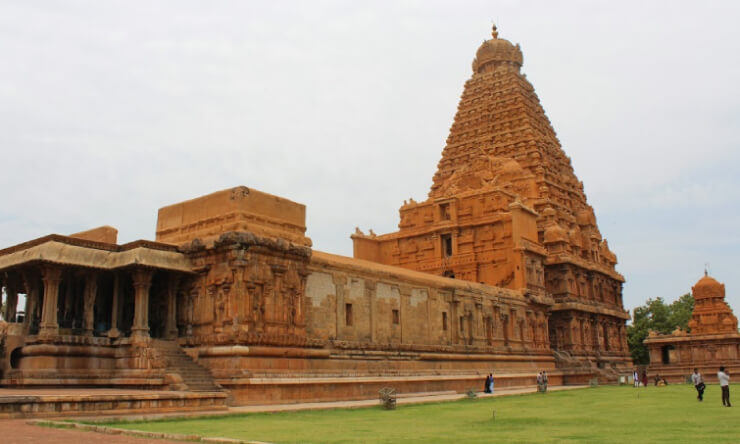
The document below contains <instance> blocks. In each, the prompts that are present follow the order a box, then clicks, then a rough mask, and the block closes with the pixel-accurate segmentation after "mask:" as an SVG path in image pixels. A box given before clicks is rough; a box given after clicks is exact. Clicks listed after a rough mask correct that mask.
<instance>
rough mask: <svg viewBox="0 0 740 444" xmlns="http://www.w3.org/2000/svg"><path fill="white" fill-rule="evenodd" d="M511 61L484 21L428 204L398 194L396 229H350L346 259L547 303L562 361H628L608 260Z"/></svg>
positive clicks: (616, 281)
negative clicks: (350, 255) (487, 34)
mask: <svg viewBox="0 0 740 444" xmlns="http://www.w3.org/2000/svg"><path fill="white" fill-rule="evenodd" d="M522 61H523V57H522V52H521V49H520V48H519V45H518V44H517V45H513V44H512V43H511V42H509V41H508V40H505V39H501V38H499V37H498V32H497V29H496V27H495V26H494V27H493V33H492V39H490V40H486V41H484V42H483V44H482V45H481V46H480V48H479V49H478V52H477V53H476V56H475V59H474V60H473V66H472V68H473V75H472V77H471V78H470V79H469V80H468V81H467V82H466V83H465V89H464V91H463V93H462V97H461V99H460V103H459V105H458V109H457V114H456V115H455V120H454V123H453V124H452V127H451V129H450V134H449V137H448V138H447V144H446V146H445V148H444V150H443V152H442V159H441V160H440V161H439V164H438V168H437V172H436V173H435V174H434V180H433V184H432V188H431V190H430V192H429V196H428V198H427V200H426V201H424V202H416V201H414V200H413V199H412V200H410V201H408V202H404V204H403V206H402V207H401V209H400V217H401V221H400V223H399V225H398V227H399V231H397V232H395V233H390V234H385V235H380V236H376V235H365V234H363V233H362V232H359V231H358V232H356V233H355V234H354V235H353V236H352V238H353V242H354V256H355V257H356V258H360V259H367V260H372V261H375V262H380V263H384V264H389V265H395V266H400V267H404V268H408V269H412V270H416V271H423V272H427V273H432V274H436V275H440V276H448V277H454V278H455V279H462V280H467V281H474V282H479V283H484V284H489V285H492V286H497V287H506V288H511V289H516V290H524V291H523V294H524V295H525V297H526V298H529V299H530V301H531V302H533V303H536V301H538V300H543V301H544V300H551V301H554V304H551V305H549V306H548V307H547V312H548V313H549V319H548V331H549V336H550V344H551V347H552V348H553V349H554V350H555V351H556V352H566V353H560V354H559V355H560V356H561V357H562V358H563V359H568V357H569V356H570V357H573V358H576V359H580V360H588V361H591V362H592V363H595V364H598V365H599V366H600V367H604V366H610V367H616V366H620V367H623V366H626V365H629V364H630V361H629V352H628V350H627V347H626V332H625V321H626V320H627V319H629V315H628V313H627V312H625V310H624V307H623V304H622V284H623V283H624V278H623V277H622V276H621V275H620V274H619V273H618V272H616V271H615V268H614V267H615V264H616V263H617V258H616V256H615V254H614V253H613V252H612V251H611V250H610V249H609V245H608V243H607V241H606V239H604V238H602V236H601V233H600V232H599V228H598V226H597V224H596V217H595V215H594V211H593V208H592V207H591V206H590V205H589V204H588V202H587V199H586V195H585V193H584V191H583V183H582V182H580V181H579V180H578V178H577V177H576V175H575V173H574V171H573V167H572V166H571V162H570V159H569V157H568V156H567V155H566V154H565V152H564V151H563V149H562V147H561V146H560V142H559V141H558V139H557V137H556V135H555V131H554V129H553V127H552V125H551V124H550V121H549V119H548V118H547V116H546V115H545V111H544V109H543V108H542V105H541V104H540V102H539V99H538V98H537V95H536V93H535V91H534V87H533V86H532V84H531V83H529V81H528V80H527V78H526V76H525V75H524V74H522V73H521V72H520V70H521V67H522ZM502 321H503V320H502ZM556 356H558V353H556Z"/></svg>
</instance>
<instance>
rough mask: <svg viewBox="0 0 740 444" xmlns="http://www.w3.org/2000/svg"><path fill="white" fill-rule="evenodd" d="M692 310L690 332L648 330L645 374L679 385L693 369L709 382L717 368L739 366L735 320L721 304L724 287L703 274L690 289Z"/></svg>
mask: <svg viewBox="0 0 740 444" xmlns="http://www.w3.org/2000/svg"><path fill="white" fill-rule="evenodd" d="M691 292H692V293H693V296H694V311H693V312H692V313H691V320H690V321H689V329H690V330H691V331H690V332H687V331H684V330H682V329H681V328H680V327H679V328H677V329H676V330H674V331H673V332H672V333H671V334H666V335H662V334H659V333H657V332H654V331H651V332H650V334H649V335H648V337H647V339H645V341H644V342H645V346H646V347H647V349H648V352H649V353H650V367H649V368H648V372H650V373H651V374H659V375H661V376H663V377H666V378H668V380H669V381H673V382H683V381H684V380H685V378H686V375H687V374H689V373H691V371H692V369H693V368H699V369H700V371H701V372H702V373H703V374H704V377H705V378H706V379H707V380H709V381H714V380H715V375H716V374H717V368H719V366H721V365H724V366H725V367H728V368H730V369H736V368H737V367H738V366H740V333H738V331H737V318H736V317H735V315H734V314H733V313H732V309H731V308H730V306H729V305H728V304H727V302H726V301H725V285H724V284H721V283H719V282H718V281H717V280H716V279H714V278H712V277H711V276H709V275H708V274H707V272H706V271H705V272H704V276H703V277H702V278H701V279H699V281H698V282H697V283H696V284H694V286H693V287H691Z"/></svg>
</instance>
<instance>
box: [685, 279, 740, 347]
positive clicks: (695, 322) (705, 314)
mask: <svg viewBox="0 0 740 444" xmlns="http://www.w3.org/2000/svg"><path fill="white" fill-rule="evenodd" d="M691 292H692V293H693V295H694V311H693V312H692V313H691V320H690V321H689V328H690V329H691V334H692V335H710V334H723V333H737V318H736V317H735V315H734V314H732V309H731V308H730V306H729V305H727V302H725V285H724V284H720V283H719V282H717V280H715V279H714V278H712V277H710V276H709V275H708V274H707V273H706V272H704V277H703V278H701V279H699V282H697V283H696V285H694V286H693V287H691Z"/></svg>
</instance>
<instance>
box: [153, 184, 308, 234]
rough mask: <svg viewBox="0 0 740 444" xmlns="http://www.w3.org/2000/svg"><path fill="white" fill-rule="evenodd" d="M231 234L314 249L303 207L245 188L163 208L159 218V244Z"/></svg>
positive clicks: (237, 188) (236, 188)
mask: <svg viewBox="0 0 740 444" xmlns="http://www.w3.org/2000/svg"><path fill="white" fill-rule="evenodd" d="M228 231H248V232H251V233H254V234H256V235H258V236H263V237H268V238H282V239H286V240H288V241H291V242H294V243H296V244H298V245H304V246H309V247H310V246H311V240H310V239H309V238H307V237H306V236H305V232H306V207H305V206H304V205H301V204H298V203H295V202H291V201H289V200H288V199H285V198H282V197H277V196H273V195H271V194H267V193H263V192H261V191H257V190H252V189H249V188H247V187H245V186H239V187H235V188H231V189H228V190H223V191H218V192H216V193H213V194H209V195H207V196H202V197H198V198H195V199H192V200H189V201H186V202H181V203H178V204H174V205H170V206H167V207H164V208H161V209H160V210H159V216H158V217H157V240H158V241H160V242H168V243H171V244H181V243H184V242H189V241H192V240H193V239H196V238H199V239H201V240H212V239H214V238H217V237H218V236H219V235H221V234H222V233H224V232H228Z"/></svg>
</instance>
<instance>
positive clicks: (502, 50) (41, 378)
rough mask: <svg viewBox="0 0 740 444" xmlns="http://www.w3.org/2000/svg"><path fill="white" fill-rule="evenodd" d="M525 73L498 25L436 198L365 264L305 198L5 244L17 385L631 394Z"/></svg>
mask: <svg viewBox="0 0 740 444" xmlns="http://www.w3.org/2000/svg"><path fill="white" fill-rule="evenodd" d="M521 64H522V54H521V51H520V49H519V47H518V46H514V45H512V44H511V43H509V42H508V41H506V40H503V39H499V38H498V35H497V33H496V30H495V28H494V33H493V39H491V40H488V41H486V42H484V43H483V45H482V46H481V48H480V49H479V50H478V53H477V55H476V59H475V61H474V62H473V77H472V78H471V79H470V80H469V81H468V82H467V83H466V85H465V90H464V92H463V97H462V100H461V102H460V106H459V109H458V113H457V116H456V118H455V122H454V124H453V126H452V130H451V133H450V136H449V138H448V141H447V146H446V147H445V149H444V152H443V155H442V160H441V161H440V163H439V169H438V171H437V173H436V175H435V176H434V184H433V185H432V189H431V191H430V193H429V197H428V199H427V200H426V201H424V202H420V203H417V202H414V201H413V200H412V201H410V202H406V203H405V204H404V205H403V207H401V211H400V213H401V222H400V224H399V228H400V230H399V231H398V232H397V233H393V234H388V235H383V236H375V235H373V234H370V235H365V234H363V233H362V232H360V231H359V230H358V231H357V232H356V233H355V234H354V235H352V239H353V242H354V252H355V257H354V258H348V257H342V256H337V255H333V254H328V253H323V252H320V251H317V250H315V249H313V248H312V242H311V240H310V238H309V237H307V236H306V223H305V215H306V207H305V206H304V205H302V204H299V203H296V202H292V201H290V200H288V199H284V198H281V197H278V196H273V195H270V194H267V193H263V192H260V191H257V190H255V189H252V188H247V187H244V186H238V187H235V188H231V189H227V190H222V191H218V192H216V193H213V194H209V195H206V196H202V197H199V198H196V199H193V200H189V201H186V202H181V203H177V204H174V205H170V206H167V207H164V208H162V209H160V210H159V215H158V220H157V227H156V240H155V241H153V242H152V241H137V242H132V243H128V244H123V245H119V244H118V243H117V230H116V229H115V228H112V227H101V228H98V229H94V230H89V231H86V232H82V233H77V234H73V235H69V236H62V235H50V236H46V237H42V238H40V239H36V240H32V241H30V242H26V243H22V244H20V245H16V246H14V247H10V248H7V249H5V250H0V287H2V288H3V289H4V294H5V295H6V296H5V301H6V308H5V312H4V313H3V318H4V319H5V320H6V321H7V322H0V385H5V386H10V387H50V386H52V387H60V386H63V387H76V386H99V387H133V388H148V389H153V390H161V391H183V390H184V391H191V392H203V393H210V392H214V393H215V392H228V394H229V397H228V399H229V402H231V403H234V404H254V403H266V402H267V403H280V402H297V401H308V400H310V401H320V400H336V399H358V398H367V397H375V396H376V394H377V391H378V390H379V389H380V388H383V387H388V386H391V387H394V388H396V389H397V390H399V391H401V392H430V391H445V390H455V391H465V390H469V389H470V388H471V387H477V386H479V385H480V384H481V382H482V380H483V379H482V378H483V375H486V374H488V373H489V372H491V371H495V372H496V375H497V377H496V384H497V386H499V387H502V386H527V385H533V384H534V383H535V375H536V374H537V372H538V371H541V370H547V371H548V373H549V375H550V383H551V384H571V383H585V382H588V381H589V380H592V379H593V378H599V380H601V381H602V382H614V381H616V380H617V378H618V376H619V375H620V372H621V374H624V373H625V372H626V371H627V369H629V368H630V367H631V361H630V359H629V353H628V351H627V344H626V336H625V330H624V322H625V320H626V319H628V317H629V316H628V314H627V313H626V312H625V311H624V309H623V306H622V300H621V288H622V282H623V278H622V277H621V276H620V275H619V274H618V273H617V272H616V271H615V270H614V265H615V264H616V257H615V255H614V254H613V253H612V252H611V251H610V250H609V247H608V245H607V243H606V241H605V240H602V238H601V235H600V233H599V230H598V227H597V225H596V220H595V217H594V213H593V210H592V208H591V207H590V206H589V205H588V204H587V202H586V197H585V195H584V193H583V186H582V184H581V183H580V182H579V181H578V180H577V178H576V177H575V174H574V173H573V169H572V167H571V165H570V162H569V160H568V158H567V157H566V156H565V154H564V153H563V151H562V149H561V148H560V145H559V143H558V140H557V139H556V137H555V133H554V131H553V129H552V127H551V125H550V124H549V122H548V120H547V117H546V116H545V114H544V111H543V110H542V107H541V106H540V104H539V101H538V99H537V96H536V95H535V93H534V89H533V88H532V86H531V85H530V84H529V82H527V80H526V79H525V77H524V76H523V75H522V74H521V73H520V72H519V70H520V67H521ZM20 295H23V296H25V307H20V306H19V304H18V301H19V300H20V299H19V296H20ZM224 399H225V396H223V397H216V398H212V399H211V400H210V401H207V402H225V401H224ZM199 402H201V401H199ZM202 402H206V401H202Z"/></svg>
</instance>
